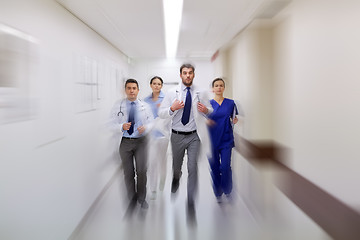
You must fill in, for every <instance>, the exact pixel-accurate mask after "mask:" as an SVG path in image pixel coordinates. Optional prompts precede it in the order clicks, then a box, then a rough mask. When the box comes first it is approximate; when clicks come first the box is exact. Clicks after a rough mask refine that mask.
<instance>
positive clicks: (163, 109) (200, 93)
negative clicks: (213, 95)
mask: <svg viewBox="0 0 360 240" xmlns="http://www.w3.org/2000/svg"><path fill="white" fill-rule="evenodd" d="M181 86H182V85H181V84H179V85H178V86H176V87H174V88H172V89H170V90H169V91H167V92H166V93H165V98H164V100H163V101H162V103H161V105H160V109H159V112H158V115H159V117H160V118H172V117H173V116H174V115H175V113H176V111H175V112H174V114H172V115H170V112H169V111H170V107H171V105H172V104H173V102H174V101H175V100H176V99H178V100H179V101H184V99H185V96H183V95H182V92H183V91H182V90H181ZM191 87H192V92H193V94H192V106H191V107H192V111H193V114H194V119H195V123H196V129H197V133H198V136H199V138H200V141H201V146H202V148H203V151H204V153H205V154H206V156H207V157H209V156H211V145H210V138H209V132H208V129H207V116H206V115H205V114H203V113H202V112H199V111H198V110H197V103H198V102H199V101H200V102H201V103H202V104H204V105H205V106H206V107H207V109H208V110H209V112H208V114H210V113H212V112H213V108H212V106H211V104H210V99H209V97H208V93H207V91H204V90H202V89H200V88H198V87H197V86H196V85H192V86H191ZM194 93H195V94H194Z"/></svg>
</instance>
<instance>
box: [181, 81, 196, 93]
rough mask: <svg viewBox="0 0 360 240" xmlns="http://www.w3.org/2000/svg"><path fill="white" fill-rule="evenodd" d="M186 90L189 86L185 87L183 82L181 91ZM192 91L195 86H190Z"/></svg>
mask: <svg viewBox="0 0 360 240" xmlns="http://www.w3.org/2000/svg"><path fill="white" fill-rule="evenodd" d="M186 88H187V86H185V85H184V84H183V83H182V82H181V90H182V91H185V90H186ZM192 89H193V85H191V86H190V90H192Z"/></svg>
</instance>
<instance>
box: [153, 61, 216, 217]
mask: <svg viewBox="0 0 360 240" xmlns="http://www.w3.org/2000/svg"><path fill="white" fill-rule="evenodd" d="M194 77H195V68H194V66H193V65H191V64H183V65H182V66H181V67H180V78H181V83H180V85H179V86H177V87H175V88H174V89H170V90H169V91H168V92H167V93H166V94H165V98H164V100H163V101H162V103H161V105H160V110H159V116H160V117H161V118H171V126H172V134H171V147H172V153H173V180H172V185H171V192H172V193H175V192H177V190H178V187H179V181H180V177H181V175H182V172H181V167H182V163H183V158H184V155H185V150H187V157H188V162H187V168H188V182H187V195H188V196H187V197H188V202H187V209H188V217H190V219H191V220H192V219H194V218H195V206H194V200H195V195H196V192H197V185H198V173H197V170H198V168H197V161H198V157H199V152H200V143H203V141H204V142H206V141H208V138H209V137H208V130H207V126H206V121H207V115H208V114H210V113H211V112H212V107H211V105H210V101H209V98H208V95H207V91H203V90H201V89H199V88H197V87H196V86H195V85H193V79H194ZM207 152H209V150H208V151H207Z"/></svg>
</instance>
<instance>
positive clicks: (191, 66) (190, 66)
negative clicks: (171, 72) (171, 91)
mask: <svg viewBox="0 0 360 240" xmlns="http://www.w3.org/2000/svg"><path fill="white" fill-rule="evenodd" d="M183 68H191V69H192V70H193V72H195V67H194V66H193V65H192V64H190V63H184V64H183V65H181V67H180V74H181V73H182V70H183Z"/></svg>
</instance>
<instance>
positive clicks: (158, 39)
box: [56, 0, 289, 59]
mask: <svg viewBox="0 0 360 240" xmlns="http://www.w3.org/2000/svg"><path fill="white" fill-rule="evenodd" d="M56 1H57V2H58V3H59V4H61V5H62V6H63V7H64V8H66V9H67V10H68V11H70V12H71V13H72V14H73V15H75V16H76V17H77V18H79V19H80V20H81V21H83V22H84V23H85V24H86V25H88V26H89V27H90V28H92V29H93V30H94V31H96V32H97V33H98V34H100V35H101V36H102V37H103V38H104V39H106V40H107V41H109V42H110V43H111V44H112V45H114V46H115V47H116V48H118V49H119V50H120V51H121V52H123V53H124V54H125V55H127V56H128V57H130V58H134V59H138V58H165V57H166V53H165V40H164V39H165V34H164V23H163V7H162V0H76V1H74V0H56ZM284 2H289V0H222V1H216V0H184V4H183V15H182V23H181V29H180V34H179V43H178V51H177V55H176V57H179V58H210V57H211V56H212V55H213V54H214V53H215V52H216V51H217V50H218V49H219V48H221V47H222V46H224V45H226V44H227V43H229V42H230V41H231V39H233V38H234V37H235V36H236V35H237V34H238V33H239V32H240V31H241V30H242V29H243V28H244V27H245V26H246V25H248V24H249V23H250V22H251V21H252V20H253V19H254V18H257V17H265V18H269V16H270V17H271V16H273V14H272V12H274V8H275V10H276V6H278V7H277V8H279V6H280V5H281V6H282V5H284V4H283V3H284ZM279 3H280V4H279ZM271 11H272V12H271ZM275 12H276V11H275Z"/></svg>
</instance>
